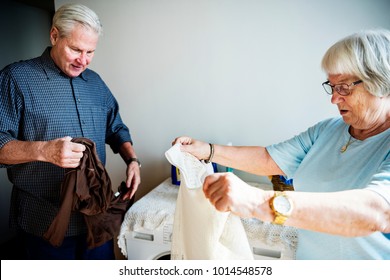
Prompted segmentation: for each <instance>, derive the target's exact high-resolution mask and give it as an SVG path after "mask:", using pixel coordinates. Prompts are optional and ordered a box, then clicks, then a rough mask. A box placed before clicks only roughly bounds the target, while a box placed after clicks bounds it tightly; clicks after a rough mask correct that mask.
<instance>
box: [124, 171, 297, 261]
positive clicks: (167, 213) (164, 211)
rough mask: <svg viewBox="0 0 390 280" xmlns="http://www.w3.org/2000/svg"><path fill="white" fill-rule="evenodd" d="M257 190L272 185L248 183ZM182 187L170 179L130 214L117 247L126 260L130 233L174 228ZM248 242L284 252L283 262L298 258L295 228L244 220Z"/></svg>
mask: <svg viewBox="0 0 390 280" xmlns="http://www.w3.org/2000/svg"><path fill="white" fill-rule="evenodd" d="M249 184H250V185H252V186H254V187H259V188H262V189H269V190H271V189H272V185H269V184H258V183H249ZM178 192H179V187H178V186H177V185H174V184H172V183H171V178H167V179H166V180H164V181H163V182H162V183H161V184H160V185H158V186H157V187H156V188H154V189H153V190H151V191H150V192H149V193H148V194H147V195H145V196H144V197H143V198H142V199H140V200H138V201H137V202H135V203H134V204H133V206H132V207H131V208H130V209H129V210H128V211H127V213H126V215H125V217H124V221H123V223H122V225H121V229H120V232H119V236H118V246H119V248H120V250H121V252H122V254H123V255H124V256H125V257H127V248H126V235H127V234H128V233H130V232H131V231H142V230H143V229H144V230H148V231H155V230H162V229H163V228H164V226H165V225H172V224H173V221H174V213H175V206H176V199H177V195H178ZM241 220H242V223H243V226H244V228H245V231H246V234H247V237H248V240H249V242H250V243H251V244H255V246H256V247H261V248H266V249H268V250H275V251H282V252H283V253H282V254H281V256H280V259H295V251H296V246H297V243H298V238H297V231H296V230H295V229H294V228H292V227H287V226H280V225H274V224H272V223H266V222H262V221H260V220H257V219H241Z"/></svg>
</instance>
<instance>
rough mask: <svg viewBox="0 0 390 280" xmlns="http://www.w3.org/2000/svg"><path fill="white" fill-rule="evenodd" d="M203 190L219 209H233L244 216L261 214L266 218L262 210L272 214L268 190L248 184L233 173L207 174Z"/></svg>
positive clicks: (225, 210)
mask: <svg viewBox="0 0 390 280" xmlns="http://www.w3.org/2000/svg"><path fill="white" fill-rule="evenodd" d="M203 192H204V194H205V196H206V198H208V199H209V201H210V202H211V204H213V205H214V206H215V208H216V209H217V210H219V211H222V212H227V211H231V212H232V213H233V214H235V215H238V216H240V217H243V218H252V217H256V218H260V216H261V218H263V219H264V214H265V213H262V212H267V214H268V215H270V210H269V206H268V203H267V201H268V200H267V198H266V197H267V196H266V195H265V193H266V192H264V191H263V190H261V189H258V188H255V187H252V186H250V185H248V184H247V183H245V182H244V181H242V180H241V179H240V178H238V177H237V176H236V175H234V174H233V173H230V172H228V173H215V174H212V175H209V176H207V177H206V179H205V181H204V184H203ZM260 214H262V215H260ZM269 217H270V216H269Z"/></svg>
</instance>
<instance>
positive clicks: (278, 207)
mask: <svg viewBox="0 0 390 280" xmlns="http://www.w3.org/2000/svg"><path fill="white" fill-rule="evenodd" d="M269 205H270V207H271V209H272V211H273V212H274V215H275V218H274V221H273V222H272V223H274V224H277V225H283V224H284V222H285V221H286V220H287V219H288V217H290V215H291V212H292V210H293V203H292V201H291V199H290V198H289V197H288V196H287V194H286V192H279V191H275V194H274V196H273V197H272V198H271V199H270V201H269Z"/></svg>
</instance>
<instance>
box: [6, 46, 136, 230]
mask: <svg viewBox="0 0 390 280" xmlns="http://www.w3.org/2000/svg"><path fill="white" fill-rule="evenodd" d="M0 90H1V95H0V96H1V102H0V149H1V148H2V147H3V146H4V145H5V144H6V143H8V142H9V141H12V140H15V139H17V140H21V141H48V140H53V139H56V138H61V137H65V136H71V137H74V138H75V137H86V138H89V139H91V140H92V141H94V142H95V144H96V149H97V153H98V155H99V158H100V160H101V161H102V162H103V164H104V163H105V160H106V152H105V147H106V146H105V144H108V145H110V146H111V148H112V150H113V151H114V152H115V153H117V152H118V150H119V147H120V146H121V145H122V144H123V143H124V142H131V136H130V133H129V130H128V128H127V127H126V126H125V125H124V124H123V122H122V120H121V117H120V115H119V108H118V104H117V101H116V100H115V98H114V96H113V95H112V93H111V91H110V90H109V88H108V87H107V86H106V84H105V83H104V82H103V80H102V79H101V78H100V76H99V75H98V74H97V73H95V72H94V71H92V70H89V69H87V70H85V71H84V72H83V73H82V74H81V75H80V76H79V77H76V78H70V77H68V76H66V75H64V74H63V73H62V72H61V70H60V69H59V68H58V67H57V66H56V65H55V64H54V61H53V60H52V59H51V57H50V48H48V49H46V50H45V52H44V53H43V54H42V56H40V57H37V58H34V59H31V60H26V61H21V62H18V63H14V64H11V65H9V66H7V67H5V68H4V69H3V70H2V71H1V72H0ZM0 166H1V167H7V171H8V177H9V180H10V181H11V182H12V184H13V186H14V187H13V191H12V201H11V223H12V224H13V225H17V226H19V227H20V228H22V229H23V230H25V231H27V232H30V233H32V234H36V235H42V234H43V232H45V231H46V229H47V228H48V226H49V225H50V223H51V221H52V220H53V218H54V217H55V215H56V213H57V211H58V208H59V206H60V200H59V199H60V186H61V182H62V180H63V177H64V172H65V169H63V168H60V167H58V166H56V165H53V164H50V163H46V162H30V163H25V164H15V165H8V166H6V165H0ZM84 231H85V225H84V222H83V219H82V217H81V215H79V214H77V213H75V214H73V216H72V218H71V222H70V226H69V229H68V232H67V235H68V236H70V235H76V234H80V233H82V232H84Z"/></svg>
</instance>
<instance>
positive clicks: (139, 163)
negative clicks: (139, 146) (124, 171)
mask: <svg viewBox="0 0 390 280" xmlns="http://www.w3.org/2000/svg"><path fill="white" fill-rule="evenodd" d="M133 161H136V162H137V163H138V166H139V167H141V162H140V161H139V159H138V158H135V157H132V158H129V159H127V160H125V162H126V164H127V165H129V164H130V163H132V162H133Z"/></svg>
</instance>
